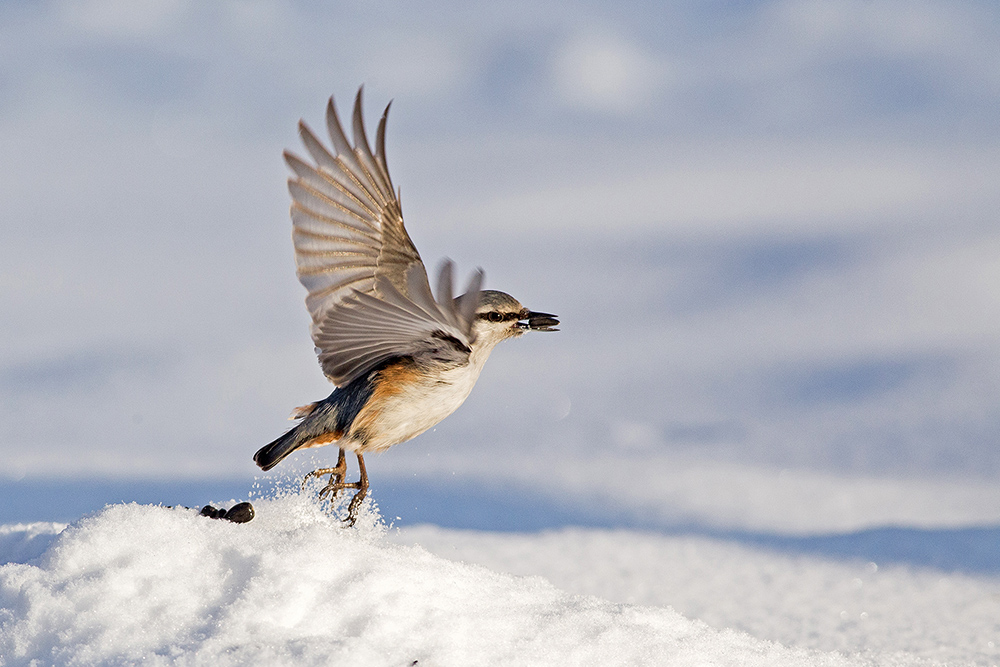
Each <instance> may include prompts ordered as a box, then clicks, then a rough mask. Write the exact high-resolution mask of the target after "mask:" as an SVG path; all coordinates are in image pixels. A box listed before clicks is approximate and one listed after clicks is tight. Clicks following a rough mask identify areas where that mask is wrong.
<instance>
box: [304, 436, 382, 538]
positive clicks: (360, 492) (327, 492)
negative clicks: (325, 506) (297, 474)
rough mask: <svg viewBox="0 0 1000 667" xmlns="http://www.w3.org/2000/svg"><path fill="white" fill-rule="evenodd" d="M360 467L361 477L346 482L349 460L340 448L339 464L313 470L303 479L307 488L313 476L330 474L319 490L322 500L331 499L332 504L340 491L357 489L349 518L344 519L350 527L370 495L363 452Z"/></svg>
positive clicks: (359, 457) (349, 506) (359, 455)
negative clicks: (363, 502)
mask: <svg viewBox="0 0 1000 667" xmlns="http://www.w3.org/2000/svg"><path fill="white" fill-rule="evenodd" d="M357 456H358V468H359V469H360V471H361V478H360V479H359V480H358V481H356V482H345V481H344V477H345V476H346V475H347V461H346V457H345V455H344V450H343V449H341V450H340V456H338V457H337V465H336V466H334V467H333V468H320V469H319V470H313V471H312V472H311V473H309V474H308V475H306V476H305V479H303V480H302V487H303V488H305V485H306V482H308V481H309V480H310V479H311V478H313V477H322V476H323V475H329V476H330V479H329V481H328V482H327V483H326V486H324V487H323V488H322V489H320V490H319V497H320V500H329V501H330V503H331V505H332V504H333V502H334V501H335V500H336V499H337V496H338V495H340V492H341V491H343V490H344V489H355V490H356V491H355V493H354V497H353V498H351V504H350V505H348V506H347V518H346V519H344V523H345V524H347V527H348V528H350V527H351V526H353V525H354V524H355V523H356V522H357V520H358V510H359V509H360V508H361V501H362V500H364V499H365V496H367V495H368V473H367V471H366V470H365V460H364V458H363V457H362V455H361V454H358V455H357Z"/></svg>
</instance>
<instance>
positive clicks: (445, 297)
mask: <svg viewBox="0 0 1000 667" xmlns="http://www.w3.org/2000/svg"><path fill="white" fill-rule="evenodd" d="M452 272H453V268H452V264H451V262H446V263H445V264H444V266H442V268H441V271H440V273H439V277H438V284H439V286H440V288H439V293H438V298H437V300H436V301H435V300H434V298H433V297H431V296H429V294H430V290H429V289H428V290H427V292H426V293H424V292H423V291H420V292H419V293H417V294H412V293H411V296H413V297H414V298H410V296H406V295H404V294H402V293H401V292H400V291H399V290H398V289H396V287H395V286H393V285H392V284H391V283H389V282H388V279H386V278H384V277H383V278H380V279H378V280H377V281H376V282H378V283H379V284H378V285H377V290H378V291H380V292H382V294H383V297H382V298H377V297H374V296H372V295H370V294H366V293H364V292H361V291H357V290H355V291H354V293H353V294H352V295H351V296H350V297H348V298H347V299H345V300H344V301H343V302H342V303H341V304H340V305H338V306H337V307H336V308H334V309H333V310H331V311H330V312H329V313H328V314H327V316H326V318H325V319H324V320H323V322H322V323H321V324H320V327H319V332H318V334H317V336H316V339H315V340H316V345H317V347H319V348H320V354H319V359H320V363H321V364H322V366H323V372H324V373H326V375H327V377H329V378H330V379H331V380H332V381H333V382H334V384H337V385H338V386H341V385H343V384H345V383H347V382H350V381H351V380H353V379H355V378H357V377H359V376H361V375H363V374H365V373H367V372H369V371H371V370H372V369H374V368H375V367H377V366H378V365H379V364H381V363H383V362H385V361H387V360H389V359H392V358H395V357H401V356H413V357H416V358H421V355H432V356H433V358H434V359H435V360H436V361H437V362H440V363H445V364H454V365H456V366H457V365H461V364H465V363H468V360H469V354H470V353H471V347H472V343H473V341H474V336H473V334H472V323H473V319H474V317H475V313H474V311H473V312H472V316H471V317H468V318H464V317H462V316H460V315H459V313H458V311H457V310H456V309H455V308H456V307H455V304H456V301H457V300H456V299H453V298H452V296H451V292H450V289H449V288H450V284H449V283H450V280H451V277H450V276H451V274H452ZM481 275H482V274H481V273H479V274H477V276H476V277H474V278H473V283H477V281H480V280H481ZM475 298H476V300H477V301H478V291H477V292H476V294H475Z"/></svg>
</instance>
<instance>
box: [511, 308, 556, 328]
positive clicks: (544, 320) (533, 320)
mask: <svg viewBox="0 0 1000 667" xmlns="http://www.w3.org/2000/svg"><path fill="white" fill-rule="evenodd" d="M521 320H525V321H520V322H518V323H517V325H518V326H519V327H521V328H522V329H525V330H527V331H559V329H553V328H552V327H554V326H556V325H557V324H559V320H557V319H556V316H555V315H551V314H549V313H535V312H532V311H530V310H529V311H527V312H526V313H524V314H523V315H521Z"/></svg>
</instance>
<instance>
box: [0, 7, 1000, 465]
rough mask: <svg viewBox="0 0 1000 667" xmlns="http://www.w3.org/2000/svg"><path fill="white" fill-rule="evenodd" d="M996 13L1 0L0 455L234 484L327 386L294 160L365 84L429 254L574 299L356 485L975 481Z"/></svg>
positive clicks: (982, 415) (996, 102) (995, 247)
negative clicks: (309, 306) (305, 134)
mask: <svg viewBox="0 0 1000 667" xmlns="http://www.w3.org/2000/svg"><path fill="white" fill-rule="evenodd" d="M998 13H1000V9H998V8H997V6H996V5H995V4H993V3H988V2H944V1H917V2H894V1H889V0H866V1H861V0H856V1H854V0H831V1H827V2H818V1H807V0H785V1H775V2H740V3H729V2H727V3H723V2H655V3H653V2H649V3H627V4H626V5H621V4H620V3H600V2H571V3H562V2H561V3H551V2H531V3H518V2H512V3H500V4H495V5H489V6H474V7H473V6H462V5H453V4H450V3H446V2H407V3H393V4H386V3H373V2H355V3H337V4H332V5H328V4H321V3H306V2H282V1H278V0H260V1H247V2H216V3H211V4H206V3H198V2H193V1H191V2H185V1H182V0H176V1H168V0H155V1H146V2H125V1H120V2H119V1H114V0H88V1H83V2H68V1H67V2H56V1H51V2H38V3H16V2H9V3H3V4H0V146H2V147H3V154H4V157H5V159H4V160H3V161H2V163H0V225H2V227H0V312H2V313H3V316H2V321H3V327H0V454H2V456H3V458H4V461H5V465H4V472H2V473H0V474H3V475H6V476H7V477H8V478H10V479H20V478H52V477H55V478H63V477H68V476H74V477H77V478H80V477H115V478H120V477H148V478H158V479H189V478H213V477H227V478H232V477H246V478H248V479H249V478H252V477H253V475H254V474H255V467H254V465H253V463H252V461H251V457H252V454H253V452H254V451H256V449H257V448H258V447H260V446H261V445H263V444H265V443H266V442H268V441H270V440H272V439H273V438H274V437H276V436H277V435H279V434H280V433H281V432H282V431H283V430H284V429H285V428H287V426H288V422H287V421H285V418H286V416H287V415H288V413H289V412H290V410H291V409H292V408H293V407H295V406H297V405H302V404H305V403H308V402H310V401H313V400H317V399H319V398H322V397H324V396H326V395H327V393H328V392H329V391H330V389H331V388H330V386H329V385H328V384H327V383H326V381H325V379H324V378H323V376H322V374H321V372H320V371H319V367H318V364H317V363H316V360H315V357H314V355H313V351H312V346H311V343H310V340H309V338H308V315H307V313H306V310H305V308H304V306H303V298H304V290H303V289H302V288H301V286H300V285H299V284H298V282H297V280H296V278H295V275H294V264H293V260H292V246H291V242H290V229H291V227H290V222H289V220H288V213H287V208H288V204H289V199H288V195H287V191H286V189H285V185H284V181H285V179H286V178H287V173H286V169H285V167H284V165H283V163H282V160H281V151H282V150H283V149H285V148H290V149H292V150H294V151H298V152H300V153H301V152H303V151H302V149H301V147H300V144H299V141H298V139H297V136H296V123H297V121H298V120H299V118H304V119H305V120H306V121H307V122H308V123H310V124H311V125H312V126H313V127H315V128H319V127H322V112H323V108H324V105H325V103H326V100H327V98H328V97H329V96H330V95H331V94H332V95H334V97H335V100H336V101H337V103H338V105H339V107H340V109H341V110H342V113H344V112H346V109H347V107H348V105H349V104H350V101H351V100H352V98H353V96H354V93H355V91H356V90H357V88H358V86H359V85H361V84H364V87H365V88H364V94H365V111H366V116H367V118H368V122H369V124H373V123H374V122H375V120H376V119H377V114H378V113H380V112H381V110H382V108H383V107H384V106H385V105H386V104H387V103H388V102H389V101H390V100H392V112H391V114H390V117H389V124H388V138H387V153H388V160H389V167H390V170H391V173H392V175H393V180H394V182H395V184H396V185H398V186H399V187H400V188H401V191H402V202H403V211H404V216H405V219H406V222H407V227H408V229H409V231H410V234H411V236H412V237H413V239H414V242H415V243H416V245H417V247H418V248H419V250H420V252H421V254H422V256H423V258H424V260H425V262H426V263H427V264H428V266H429V267H431V268H432V269H433V268H434V267H436V266H437V264H438V263H439V262H440V261H441V259H442V258H444V257H450V258H452V259H454V260H455V261H456V262H457V264H458V268H459V271H460V272H461V273H462V274H464V275H468V273H470V272H471V271H472V270H474V269H475V268H476V267H482V268H483V269H484V270H485V273H486V287H487V288H491V289H502V290H504V291H508V292H510V293H511V294H513V295H514V296H516V297H517V298H518V299H520V300H521V301H522V302H523V303H524V304H525V305H527V306H528V307H529V308H532V309H535V310H540V311H545V312H553V313H556V314H558V315H559V316H560V317H561V319H562V320H563V326H562V331H561V332H559V333H557V334H544V335H543V334H538V335H533V336H525V337H523V338H521V339H518V340H516V341H512V342H508V343H505V344H504V345H503V346H501V347H500V348H498V349H497V350H496V351H495V352H494V355H493V358H492V359H491V361H490V363H489V364H488V365H487V368H486V371H485V372H484V374H483V377H482V378H481V380H480V382H479V385H478V386H477V388H476V390H475V391H474V392H473V395H472V396H471V397H470V398H469V400H468V401H467V403H466V405H465V406H463V407H462V408H461V409H460V410H459V411H458V412H457V413H456V414H455V415H453V416H452V417H451V418H449V419H448V420H446V421H445V422H443V423H442V424H441V425H439V426H438V427H437V428H436V429H435V430H433V431H431V432H429V433H427V434H425V435H423V436H421V437H420V438H419V439H418V440H416V441H414V442H412V443H408V444H406V445H402V446H400V447H397V448H393V450H392V451H390V452H389V453H387V454H385V455H383V456H380V457H378V459H377V463H376V464H375V466H372V465H371V463H370V464H369V472H372V473H373V474H375V471H381V474H387V475H388V474H391V475H397V476H402V475H407V474H410V471H417V472H414V473H413V474H415V475H416V474H419V475H424V476H431V477H433V476H435V475H438V476H443V475H449V474H450V475H455V474H458V475H460V476H461V475H465V476H470V477H476V476H478V477H479V478H485V477H493V478H500V479H503V478H505V476H510V475H514V474H516V472H517V470H518V469H521V468H525V467H529V468H530V467H532V466H543V467H547V469H550V470H553V471H559V474H564V473H565V471H567V470H570V471H571V472H572V475H577V476H579V475H585V474H588V473H587V470H588V465H589V464H588V461H592V460H596V459H597V458H598V457H599V458H600V460H602V461H608V460H611V461H615V462H616V463H615V465H621V466H622V467H623V469H625V470H635V471H638V472H641V471H642V470H661V469H663V468H664V467H667V468H669V467H670V466H671V465H673V464H675V463H676V464H677V465H681V464H683V465H685V466H696V467H697V466H732V465H738V466H747V467H749V468H755V469H757V468H759V469H774V470H784V469H788V470H798V471H806V472H808V473H809V474H819V475H826V474H833V475H841V476H845V477H866V478H867V477H879V478H931V479H939V478H948V479H957V480H969V481H970V482H976V483H990V482H994V481H996V480H997V479H998V478H1000V448H997V447H995V445H994V443H995V441H996V439H997V437H998V436H1000V398H998V396H1000V392H997V391H996V389H997V387H998V383H1000V365H998V362H997V360H996V359H997V355H996V350H997V347H998V342H1000V324H998V323H1000V317H998V316H1000V301H998V299H997V296H996V295H997V294H998V293H1000V290H998V288H1000V262H998V260H997V257H998V251H1000V225H998V224H997V222H998V220H997V214H996V210H997V204H998V203H1000V183H998V181H997V179H996V176H995V175H996V174H997V173H1000V164H998V163H1000V157H998V156H1000V151H998V148H1000V146H998V144H1000V132H998V130H997V128H998V127H1000V122H998V121H1000V53H998V52H997V49H996V44H997V43H998V39H1000V35H998V32H1000V27H998V26H1000V21H998V18H1000V17H998ZM321 454H322V452H321ZM334 454H335V453H333V454H330V456H333V455H334ZM320 460H321V461H323V459H322V458H321V459H320ZM651 462H652V463H651ZM540 474H541V473H540ZM566 474H569V473H566ZM572 475H570V476H572ZM543 476H544V475H543ZM564 476H565V475H564Z"/></svg>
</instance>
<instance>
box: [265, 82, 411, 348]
mask: <svg viewBox="0 0 1000 667" xmlns="http://www.w3.org/2000/svg"><path fill="white" fill-rule="evenodd" d="M361 93H362V91H361V89H359V90H358V95H357V97H356V98H355V101H354V114H353V119H352V120H353V131H354V146H353V147H352V146H351V145H350V144H349V143H348V141H347V137H346V135H345V134H344V129H343V127H342V126H341V124H340V119H339V118H338V117H337V110H336V108H335V106H334V103H333V98H332V97H331V98H330V101H329V103H328V104H327V108H326V123H327V128H328V130H329V132H330V139H331V141H332V143H333V152H332V153H331V152H330V151H329V150H328V149H327V148H326V147H325V146H324V145H323V143H322V142H321V141H320V140H319V139H317V138H316V135H315V134H313V132H312V130H310V129H309V127H308V126H307V125H306V124H305V122H302V121H300V122H299V132H300V134H301V135H302V142H303V143H304V144H305V147H306V150H307V151H308V152H309V155H310V156H311V157H312V159H313V162H314V163H315V164H309V163H308V162H306V161H305V160H303V159H301V158H299V157H298V156H296V155H294V154H293V153H290V152H288V151H285V161H286V162H287V163H288V166H289V167H290V168H291V169H292V171H293V172H294V174H295V175H294V176H293V177H291V178H289V179H288V189H289V192H291V195H292V210H291V213H292V225H293V231H292V239H293V241H294V243H295V265H296V268H297V273H298V276H299V281H300V282H301V283H302V285H303V286H305V288H306V289H307V290H308V291H309V295H308V296H307V297H306V306H307V307H308V309H309V313H310V315H312V321H313V324H312V328H311V331H312V335H313V340H314V342H315V343H316V346H317V347H319V348H322V347H323V346H322V345H320V343H319V341H318V340H317V335H318V332H319V328H320V325H321V324H322V322H323V320H324V318H325V317H326V316H327V314H328V313H330V312H331V310H332V309H334V308H335V307H336V306H337V305H338V304H340V303H342V302H343V301H344V300H345V299H347V298H348V297H351V296H352V295H353V294H354V292H355V291H358V292H361V293H362V294H367V295H371V296H375V297H378V298H382V297H383V293H382V291H381V288H380V286H381V285H383V284H384V285H391V286H393V287H394V288H395V289H396V291H398V292H400V293H401V294H403V295H404V296H407V295H408V294H409V292H410V287H409V283H410V281H411V276H414V275H415V276H416V278H413V280H416V282H421V280H422V283H423V284H424V285H427V272H426V270H425V269H424V265H423V262H422V261H421V260H420V254H419V253H418V252H417V249H416V248H415V247H414V246H413V241H411V240H410V236H409V234H407V233H406V229H405V228H404V227H403V214H402V210H401V208H400V204H399V198H398V196H397V195H396V193H394V192H393V186H392V179H390V178H389V170H388V167H387V166H386V160H385V123H386V117H387V116H388V113H389V107H388V106H387V107H386V109H385V112H384V113H383V114H382V119H381V121H380V122H379V125H378V132H377V134H376V137H375V152H374V153H372V150H371V147H370V146H369V144H368V137H367V136H366V134H365V128H364V123H363V120H362V114H361ZM380 279H384V280H380ZM427 289H428V291H429V289H430V288H429V287H428V288H427Z"/></svg>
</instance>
